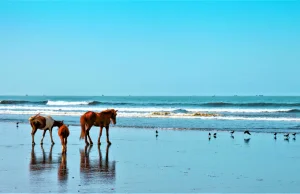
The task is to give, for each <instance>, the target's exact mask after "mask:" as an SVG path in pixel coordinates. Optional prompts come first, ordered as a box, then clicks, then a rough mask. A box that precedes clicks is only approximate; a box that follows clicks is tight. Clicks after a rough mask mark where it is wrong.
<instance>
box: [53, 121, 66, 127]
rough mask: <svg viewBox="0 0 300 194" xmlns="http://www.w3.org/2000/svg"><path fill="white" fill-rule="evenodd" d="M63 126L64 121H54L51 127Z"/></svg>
mask: <svg viewBox="0 0 300 194" xmlns="http://www.w3.org/2000/svg"><path fill="white" fill-rule="evenodd" d="M63 125H64V121H54V124H53V126H56V127H61V126H63Z"/></svg>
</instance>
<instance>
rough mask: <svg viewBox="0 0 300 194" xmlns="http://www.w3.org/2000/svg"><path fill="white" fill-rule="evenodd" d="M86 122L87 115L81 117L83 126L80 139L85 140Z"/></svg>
mask: <svg viewBox="0 0 300 194" xmlns="http://www.w3.org/2000/svg"><path fill="white" fill-rule="evenodd" d="M85 123H86V121H85V115H82V116H81V117H80V126H81V134H80V137H79V139H84V137H85V129H86V127H85V126H86V124H85Z"/></svg>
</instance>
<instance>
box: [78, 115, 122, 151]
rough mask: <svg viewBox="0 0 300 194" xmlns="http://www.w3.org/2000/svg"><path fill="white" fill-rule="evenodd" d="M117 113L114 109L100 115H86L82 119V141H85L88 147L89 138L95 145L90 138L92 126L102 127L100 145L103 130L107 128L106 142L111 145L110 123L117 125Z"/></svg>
mask: <svg viewBox="0 0 300 194" xmlns="http://www.w3.org/2000/svg"><path fill="white" fill-rule="evenodd" d="M117 111H118V110H114V109H108V110H104V111H102V112H100V113H96V112H92V111H88V112H86V113H84V114H83V115H82V116H81V117H80V125H81V134H80V139H83V138H84V139H85V143H86V144H87V145H88V144H89V142H88V141H87V137H88V138H89V141H90V144H93V142H92V139H91V137H90V133H89V132H90V129H91V128H92V126H98V127H99V126H100V134H99V138H98V145H100V144H101V142H100V138H101V135H102V129H103V127H105V129H106V141H107V143H108V144H111V142H110V141H109V124H110V121H112V123H113V124H114V125H115V124H116V123H117V121H116V117H117Z"/></svg>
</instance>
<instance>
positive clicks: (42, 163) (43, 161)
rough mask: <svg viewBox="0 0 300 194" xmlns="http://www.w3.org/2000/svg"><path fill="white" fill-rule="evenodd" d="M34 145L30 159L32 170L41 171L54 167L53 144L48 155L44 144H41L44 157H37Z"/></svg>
mask: <svg viewBox="0 0 300 194" xmlns="http://www.w3.org/2000/svg"><path fill="white" fill-rule="evenodd" d="M34 147H35V146H34V145H32V149H31V159H30V165H29V168H30V171H32V172H39V173H41V172H42V171H44V170H46V169H51V168H53V165H52V164H53V161H52V148H53V145H51V147H50V151H49V154H48V156H47V155H46V154H45V150H44V148H43V146H42V145H41V149H42V157H36V154H35V151H34Z"/></svg>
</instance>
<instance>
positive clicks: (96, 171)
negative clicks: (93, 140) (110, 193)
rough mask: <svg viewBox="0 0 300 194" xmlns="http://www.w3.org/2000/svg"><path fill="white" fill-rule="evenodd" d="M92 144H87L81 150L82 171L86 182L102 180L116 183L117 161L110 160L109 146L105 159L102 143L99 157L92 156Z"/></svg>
mask: <svg viewBox="0 0 300 194" xmlns="http://www.w3.org/2000/svg"><path fill="white" fill-rule="evenodd" d="M92 147H93V146H92V145H86V146H85V148H84V150H80V173H81V174H82V175H83V178H84V180H85V181H86V182H90V181H100V182H105V183H111V184H112V183H114V182H115V177H116V162H115V161H109V157H108V156H109V147H110V145H107V147H106V154H105V159H104V160H103V158H102V152H101V149H100V145H98V146H97V147H98V155H99V158H98V157H95V158H94V157H93V158H92V159H91V158H90V152H91V149H92Z"/></svg>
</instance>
